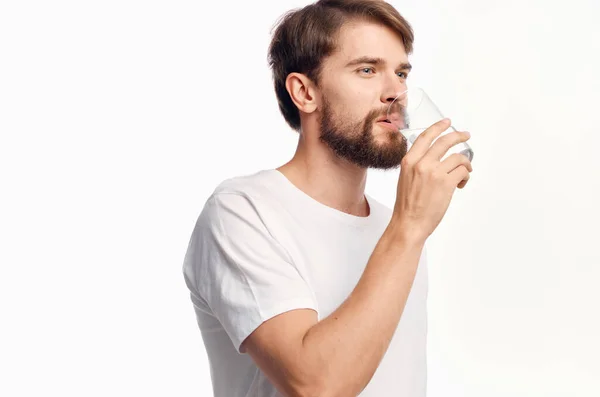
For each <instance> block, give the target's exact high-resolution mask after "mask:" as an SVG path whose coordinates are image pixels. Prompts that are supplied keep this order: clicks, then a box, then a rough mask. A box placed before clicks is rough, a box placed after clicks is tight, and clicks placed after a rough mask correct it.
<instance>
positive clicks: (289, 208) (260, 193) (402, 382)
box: [183, 169, 427, 397]
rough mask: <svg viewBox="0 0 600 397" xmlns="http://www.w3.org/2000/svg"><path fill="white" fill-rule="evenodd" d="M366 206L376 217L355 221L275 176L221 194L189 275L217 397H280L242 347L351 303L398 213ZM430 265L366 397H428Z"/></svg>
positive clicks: (192, 251)
mask: <svg viewBox="0 0 600 397" xmlns="http://www.w3.org/2000/svg"><path fill="white" fill-rule="evenodd" d="M366 197H367V200H368V202H369V206H370V214H369V216H368V217H357V216H353V215H350V214H347V213H344V212H341V211H338V210H336V209H333V208H331V207H328V206H326V205H324V204H321V203H320V202H318V201H316V200H315V199H313V198H311V197H310V196H309V195H307V194H306V193H304V192H303V191H302V190H300V189H298V188H297V187H296V186H295V185H293V184H292V183H291V182H290V181H289V180H288V179H287V178H286V177H285V176H284V175H283V174H282V173H281V172H279V171H278V170H276V169H270V170H263V171H259V172H257V173H255V174H252V175H245V176H238V177H235V178H231V179H228V180H226V181H224V182H222V183H221V184H220V185H219V186H218V187H217V188H216V189H215V191H214V193H213V194H212V195H211V196H210V198H209V199H208V200H207V202H206V204H205V206H204V209H203V211H202V212H201V214H200V216H199V218H198V221H197V223H196V226H195V228H194V231H193V233H192V236H191V239H190V243H189V246H188V250H187V253H186V256H185V260H184V265H183V273H184V278H185V282H186V284H187V286H188V288H189V290H190V296H191V299H192V302H193V305H194V309H195V312H196V318H197V321H198V325H199V327H200V331H201V334H202V339H203V341H204V345H205V347H206V351H207V354H208V359H209V362H210V367H211V377H212V384H213V390H214V395H215V396H216V397H242V396H244V397H271V396H281V394H280V393H278V391H277V390H276V389H275V387H274V386H273V385H272V384H271V383H270V382H269V380H268V379H267V378H266V376H265V375H264V374H263V373H262V372H261V371H260V369H259V368H258V367H257V366H256V364H254V361H253V360H252V359H251V358H250V356H249V355H248V354H246V353H242V352H240V350H239V349H240V345H241V343H242V342H243V341H244V339H245V338H246V337H247V336H248V335H250V334H251V333H252V332H253V331H254V330H255V329H256V328H257V327H258V326H259V325H260V324H261V323H263V322H264V321H266V320H268V319H270V318H272V317H274V316H276V315H278V314H281V313H284V312H287V311H290V310H293V309H301V308H309V309H313V310H315V311H316V312H317V313H318V318H319V320H321V319H324V318H325V317H327V316H328V315H329V314H331V313H332V312H333V311H334V310H335V309H337V308H338V307H339V306H340V305H341V304H342V303H343V302H344V300H345V299H346V298H347V297H348V295H349V294H350V293H351V292H352V290H353V289H354V287H355V286H356V284H357V283H358V281H359V278H360V277H361V275H362V273H363V271H364V269H365V266H366V264H367V262H368V260H369V257H370V255H371V253H372V252H373V249H374V248H375V245H376V244H377V241H378V240H379V238H380V237H381V235H382V234H383V232H384V230H385V228H386V227H387V225H388V222H389V220H390V217H391V214H392V211H391V209H390V208H388V207H386V206H384V205H383V204H381V203H379V202H377V201H376V200H375V199H373V198H372V197H370V196H369V195H366ZM426 265H427V264H426V259H425V249H424V250H423V255H422V256H421V260H420V263H419V268H418V270H417V273H416V276H415V280H414V283H413V286H412V289H411V292H410V295H409V298H408V301H407V303H406V306H405V308H404V312H403V314H402V317H401V320H400V323H399V325H398V328H397V329H396V332H395V334H394V336H393V338H392V341H391V343H390V346H389V348H388V350H387V352H386V354H385V356H384V358H383V360H382V361H381V363H380V365H379V367H378V368H377V371H376V372H375V375H374V376H373V378H372V379H371V381H370V382H369V384H368V385H367V387H366V388H365V389H364V390H363V392H362V393H361V394H360V396H361V397H382V396H386V397H387V396H402V397H424V396H425V394H426V336H427V335H426V334H427V315H426V298H427V268H426ZM390 304H394V303H393V302H390ZM348 348H349V349H351V348H352V346H348Z"/></svg>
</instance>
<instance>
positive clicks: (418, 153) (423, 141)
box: [410, 119, 450, 160]
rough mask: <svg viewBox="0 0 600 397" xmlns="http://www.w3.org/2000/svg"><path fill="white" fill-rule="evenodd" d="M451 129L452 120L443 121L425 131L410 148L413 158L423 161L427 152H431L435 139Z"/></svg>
mask: <svg viewBox="0 0 600 397" xmlns="http://www.w3.org/2000/svg"><path fill="white" fill-rule="evenodd" d="M449 127H450V119H443V120H440V121H438V122H437V123H435V124H433V125H432V126H431V127H429V128H427V129H426V130H425V131H423V133H421V134H420V135H419V136H418V137H417V139H416V140H415V142H414V143H413V145H412V147H411V148H410V153H411V156H415V160H419V159H421V158H422V157H423V156H424V155H425V153H426V152H427V150H429V147H430V146H431V143H432V142H433V141H434V140H435V138H437V137H438V136H440V134H441V133H442V132H444V131H446V130H447V129H448V128H449Z"/></svg>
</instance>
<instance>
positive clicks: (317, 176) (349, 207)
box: [277, 138, 370, 216]
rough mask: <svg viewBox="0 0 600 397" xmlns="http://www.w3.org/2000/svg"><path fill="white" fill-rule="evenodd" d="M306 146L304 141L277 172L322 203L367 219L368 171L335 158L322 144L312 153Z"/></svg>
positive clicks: (312, 150)
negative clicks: (366, 188)
mask: <svg viewBox="0 0 600 397" xmlns="http://www.w3.org/2000/svg"><path fill="white" fill-rule="evenodd" d="M307 146H308V145H307V142H305V141H304V140H303V139H302V138H301V139H300V140H299V142H298V148H297V150H296V153H295V155H294V157H293V158H292V159H291V160H290V161H289V162H287V163H286V164H284V165H282V166H281V167H278V168H277V170H278V171H279V172H281V173H282V174H283V175H285V177H286V178H287V179H288V180H289V181H290V182H291V183H293V184H294V185H295V186H296V187H297V188H298V189H300V190H302V191H303V192H304V193H306V194H307V195H309V196H310V197H312V198H313V199H315V200H317V201H319V202H320V203H322V204H324V205H326V206H328V207H332V208H335V209H337V210H339V211H342V212H345V213H348V214H351V215H355V216H368V215H369V213H370V209H369V205H368V203H367V201H366V199H365V195H364V193H365V186H366V182H367V170H366V169H364V168H360V167H357V166H356V165H353V164H350V163H348V162H347V161H345V160H342V159H339V158H337V157H335V155H334V154H333V153H332V152H331V151H330V150H329V149H328V148H326V147H325V146H324V145H323V144H316V143H313V144H312V145H311V147H310V150H307Z"/></svg>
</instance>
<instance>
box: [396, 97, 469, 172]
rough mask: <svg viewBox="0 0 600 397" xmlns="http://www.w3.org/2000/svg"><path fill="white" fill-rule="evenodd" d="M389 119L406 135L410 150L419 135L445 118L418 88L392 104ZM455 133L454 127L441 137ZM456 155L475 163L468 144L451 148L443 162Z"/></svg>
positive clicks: (397, 98)
mask: <svg viewBox="0 0 600 397" xmlns="http://www.w3.org/2000/svg"><path fill="white" fill-rule="evenodd" d="M387 117H388V121H389V122H390V123H392V124H393V125H394V126H395V127H396V128H398V131H399V132H400V133H401V134H402V135H404V137H405V138H406V140H407V141H408V147H409V149H410V147H411V146H412V144H413V143H414V142H415V140H416V139H417V137H418V136H419V134H421V133H422V132H423V131H425V130H426V129H427V128H429V127H431V126H432V125H433V124H435V123H437V122H438V121H440V120H442V119H443V118H444V116H443V115H442V112H440V110H439V109H438V107H437V106H436V105H435V104H434V103H433V101H432V100H431V98H429V96H428V95H427V94H426V93H425V91H424V90H423V89H421V88H418V87H409V88H408V90H406V91H404V92H403V93H402V94H400V95H398V96H397V97H396V98H395V99H394V101H393V102H392V103H391V104H390V106H389V108H388V112H387ZM453 131H456V129H455V128H454V126H450V128H448V129H447V130H446V131H444V132H443V133H442V134H441V135H440V137H441V136H444V135H446V134H448V133H450V132H453ZM469 132H470V131H469ZM437 139H439V137H438V138H436V140H437ZM434 142H435V140H434ZM454 153H461V154H464V155H465V156H467V158H468V159H469V161H473V149H471V147H470V146H469V145H468V144H467V143H466V142H461V143H458V144H456V145H454V146H453V147H451V148H450V149H449V150H448V152H446V154H445V155H444V157H442V159H441V161H443V160H445V159H446V158H447V157H448V156H450V155H452V154H454Z"/></svg>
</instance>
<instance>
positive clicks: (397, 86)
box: [381, 73, 407, 104]
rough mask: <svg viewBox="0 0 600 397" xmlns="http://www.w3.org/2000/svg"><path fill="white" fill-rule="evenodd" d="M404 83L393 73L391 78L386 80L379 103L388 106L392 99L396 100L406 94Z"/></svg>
mask: <svg viewBox="0 0 600 397" xmlns="http://www.w3.org/2000/svg"><path fill="white" fill-rule="evenodd" d="M406 90H407V87H406V81H404V80H400V78H399V77H398V76H397V75H396V74H395V73H394V74H393V77H392V78H390V79H388V82H387V84H386V87H385V89H384V90H383V92H382V96H381V102H383V103H387V104H390V103H392V102H393V101H394V99H396V98H398V96H401V95H402V94H406Z"/></svg>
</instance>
